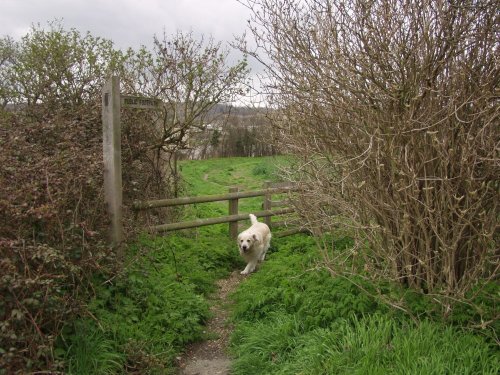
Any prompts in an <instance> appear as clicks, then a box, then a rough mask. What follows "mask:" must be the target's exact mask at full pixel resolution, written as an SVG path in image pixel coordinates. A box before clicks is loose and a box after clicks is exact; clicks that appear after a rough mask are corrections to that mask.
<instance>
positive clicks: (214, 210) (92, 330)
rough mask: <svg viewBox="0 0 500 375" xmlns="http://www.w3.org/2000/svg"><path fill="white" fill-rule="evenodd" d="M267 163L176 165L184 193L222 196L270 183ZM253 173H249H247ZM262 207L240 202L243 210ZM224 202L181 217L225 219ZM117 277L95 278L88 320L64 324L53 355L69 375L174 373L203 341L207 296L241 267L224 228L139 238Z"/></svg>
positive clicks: (226, 161)
mask: <svg viewBox="0 0 500 375" xmlns="http://www.w3.org/2000/svg"><path fill="white" fill-rule="evenodd" d="M273 163H274V159H272V158H262V159H257V158H255V159H254V158H234V159H213V160H208V161H204V162H191V161H186V162H182V163H181V168H182V173H183V179H184V195H186V196H193V195H206V194H220V193H225V192H227V189H228V187H229V186H233V185H235V184H239V185H240V186H241V187H243V186H246V187H247V188H248V189H255V188H260V187H261V186H262V183H263V182H264V181H265V180H269V179H271V180H272V179H273V176H272V173H273V171H274V166H273ZM254 170H256V172H255V173H256V174H254V172H253V171H254ZM260 202H262V198H260V200H259V202H257V200H253V201H252V200H249V201H246V202H244V201H243V200H242V201H241V205H242V206H243V207H244V208H245V209H248V210H254V209H257V207H259V206H260ZM224 203H225V204H199V205H195V206H194V207H191V208H188V209H186V210H184V217H185V218H187V219H188V218H192V217H196V218H198V217H213V216H220V215H226V214H227V202H224ZM125 264H126V266H125V268H124V270H123V272H122V273H121V274H120V275H118V276H116V277H114V278H112V279H111V280H106V279H107V278H106V276H104V275H102V276H99V275H96V276H95V282H94V285H93V289H94V295H95V297H94V298H92V300H91V301H90V302H89V306H88V312H89V316H90V317H88V316H87V317H84V318H82V319H81V320H79V321H75V322H73V323H71V324H68V325H67V326H66V327H65V329H64V332H63V335H62V336H61V337H60V338H59V343H58V347H57V349H56V353H55V354H56V356H57V357H58V358H59V359H60V360H64V361H65V363H66V370H67V372H68V373H70V374H82V375H83V374H119V373H127V372H135V373H148V374H170V373H172V374H173V373H175V357H176V356H178V355H179V352H180V351H182V350H183V348H184V347H185V346H186V345H187V344H188V343H190V342H193V341H198V340H202V339H204V338H205V336H206V333H205V323H206V321H207V320H208V319H209V317H210V313H209V303H208V302H207V296H208V295H209V294H210V293H211V292H213V291H214V290H215V281H216V280H217V279H220V278H222V277H225V276H226V275H228V273H229V272H230V271H232V270H234V269H239V268H241V267H242V266H243V262H242V260H241V259H240V257H239V255H238V252H237V250H236V247H235V244H234V243H233V241H232V240H230V239H229V237H228V226H227V225H218V226H213V227H202V228H197V229H189V230H184V231H180V232H175V233H169V234H167V235H166V236H165V237H156V238H155V237H151V236H147V235H144V236H141V237H140V238H139V239H138V240H137V241H136V242H135V243H134V244H132V245H130V246H129V247H128V250H127V259H126V261H125Z"/></svg>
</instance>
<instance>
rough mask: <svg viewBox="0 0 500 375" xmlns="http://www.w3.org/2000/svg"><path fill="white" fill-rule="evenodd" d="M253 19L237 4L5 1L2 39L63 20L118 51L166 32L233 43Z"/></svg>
mask: <svg viewBox="0 0 500 375" xmlns="http://www.w3.org/2000/svg"><path fill="white" fill-rule="evenodd" d="M249 17H250V12H249V10H248V9H247V8H246V7H244V6H243V5H241V4H240V3H238V1H236V0H0V35H1V36H6V35H10V36H11V37H13V38H14V39H19V38H20V37H21V36H23V35H25V34H26V32H27V31H28V30H29V28H30V26H31V25H32V24H38V23H40V24H41V25H42V26H45V25H47V22H48V21H51V20H54V19H59V20H62V23H63V26H64V27H65V29H71V28H76V29H77V30H79V31H80V32H82V33H85V32H87V31H90V32H91V33H92V35H94V36H100V37H104V38H107V39H111V40H113V42H115V45H116V46H117V47H119V48H127V47H138V46H140V45H141V44H144V45H151V42H152V39H153V35H155V34H157V35H161V34H162V33H163V31H164V30H165V31H166V33H167V34H174V33H175V32H176V31H177V30H182V31H191V30H192V31H193V33H194V34H195V35H202V34H204V35H212V36H213V37H214V39H215V40H220V41H231V40H232V39H233V36H235V35H241V34H242V33H243V32H244V31H245V28H246V24H247V20H248V19H249Z"/></svg>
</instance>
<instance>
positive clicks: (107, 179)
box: [102, 76, 123, 258]
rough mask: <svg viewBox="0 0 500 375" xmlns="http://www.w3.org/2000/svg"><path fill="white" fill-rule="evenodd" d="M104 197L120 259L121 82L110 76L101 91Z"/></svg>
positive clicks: (121, 239) (121, 252) (112, 240)
mask: <svg viewBox="0 0 500 375" xmlns="http://www.w3.org/2000/svg"><path fill="white" fill-rule="evenodd" d="M102 130H103V142H102V145H103V146H102V147H103V155H104V198H105V201H106V205H107V208H108V213H109V216H110V219H111V228H110V229H111V230H110V232H111V233H110V235H111V242H112V243H113V245H115V246H117V247H118V249H117V251H118V253H117V256H118V258H123V249H122V248H121V246H119V245H120V244H121V242H122V241H123V221H122V161H121V155H122V153H121V127H120V79H119V77H117V76H113V77H110V78H109V79H108V80H107V81H106V83H105V85H104V87H103V89H102Z"/></svg>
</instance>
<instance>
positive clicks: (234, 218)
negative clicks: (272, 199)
mask: <svg viewBox="0 0 500 375" xmlns="http://www.w3.org/2000/svg"><path fill="white" fill-rule="evenodd" d="M293 211H294V210H293V208H282V209H280V210H273V211H258V212H254V215H255V216H257V217H269V216H274V215H284V214H289V213H292V212H293ZM247 219H248V214H237V215H228V216H220V217H214V218H209V219H196V220H193V221H184V222H180V223H170V224H162V225H155V226H154V227H153V228H152V229H153V231H155V232H166V231H170V230H179V229H187V228H197V227H202V226H205V225H215V224H224V223H234V222H238V221H241V220H247Z"/></svg>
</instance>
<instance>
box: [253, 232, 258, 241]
mask: <svg viewBox="0 0 500 375" xmlns="http://www.w3.org/2000/svg"><path fill="white" fill-rule="evenodd" d="M253 239H254V241H259V236H257V235H256V234H255V233H254V234H253Z"/></svg>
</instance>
